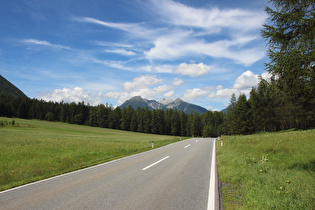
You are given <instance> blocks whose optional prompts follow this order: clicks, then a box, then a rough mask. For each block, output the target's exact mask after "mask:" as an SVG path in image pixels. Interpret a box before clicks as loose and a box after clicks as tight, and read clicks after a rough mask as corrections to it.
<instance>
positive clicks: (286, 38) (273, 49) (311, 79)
mask: <svg viewBox="0 0 315 210" xmlns="http://www.w3.org/2000/svg"><path fill="white" fill-rule="evenodd" d="M270 2H271V3H272V5H273V7H272V8H271V7H266V12H267V13H268V14H269V16H270V21H271V22H272V25H268V24H265V25H264V29H263V30H262V35H263V37H264V38H265V39H266V40H267V41H268V43H269V52H268V56H269V58H270V63H268V64H266V66H267V70H268V71H269V72H270V73H271V74H272V75H273V77H274V78H275V79H276V80H277V86H278V87H279V89H280V90H281V91H283V92H284V93H285V95H283V96H284V97H287V98H288V99H284V100H289V101H291V102H292V104H293V105H294V108H295V112H296V114H297V116H296V117H295V120H296V123H297V125H298V126H299V127H306V126H310V125H314V120H315V118H314V116H315V65H314V58H315V52H314V48H315V38H314V37H315V17H314V15H315V4H314V0H294V1H292V0H271V1H270Z"/></svg>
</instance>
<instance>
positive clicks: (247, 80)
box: [233, 70, 259, 90]
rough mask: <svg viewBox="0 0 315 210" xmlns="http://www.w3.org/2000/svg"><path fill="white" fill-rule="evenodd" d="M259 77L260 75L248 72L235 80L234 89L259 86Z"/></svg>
mask: <svg viewBox="0 0 315 210" xmlns="http://www.w3.org/2000/svg"><path fill="white" fill-rule="evenodd" d="M258 76H259V75H257V74H254V73H253V72H251V71H249V70H248V71H246V72H244V73H243V74H242V75H241V76H239V77H238V78H237V79H236V80H235V83H234V85H233V88H235V89H238V90H242V89H247V88H252V87H254V86H256V85H257V84H258V82H259V80H258Z"/></svg>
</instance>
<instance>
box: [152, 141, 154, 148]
mask: <svg viewBox="0 0 315 210" xmlns="http://www.w3.org/2000/svg"><path fill="white" fill-rule="evenodd" d="M153 148H154V143H153V141H152V149H153Z"/></svg>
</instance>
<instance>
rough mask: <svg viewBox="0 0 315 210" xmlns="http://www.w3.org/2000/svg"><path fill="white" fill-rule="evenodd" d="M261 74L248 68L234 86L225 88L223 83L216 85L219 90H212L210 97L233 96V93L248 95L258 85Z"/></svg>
mask: <svg viewBox="0 0 315 210" xmlns="http://www.w3.org/2000/svg"><path fill="white" fill-rule="evenodd" d="M258 77H259V75H257V74H254V73H253V72H252V71H250V70H248V71H246V72H244V73H242V74H241V76H239V77H238V78H236V80H235V82H234V85H233V88H223V86H222V85H218V86H217V87H216V90H217V91H214V92H213V91H212V92H210V93H209V95H208V97H209V98H231V95H232V94H233V93H235V95H236V96H237V95H239V94H241V93H242V94H245V95H248V94H249V93H250V90H251V88H252V87H255V86H257V84H258V82H259V79H258Z"/></svg>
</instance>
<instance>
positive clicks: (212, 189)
mask: <svg viewBox="0 0 315 210" xmlns="http://www.w3.org/2000/svg"><path fill="white" fill-rule="evenodd" d="M215 142H216V139H214V140H213V150H212V161H211V172H210V184H209V194H208V208H207V209H208V210H215V207H216V205H215V181H216V176H215V169H216V155H215V152H216V151H215Z"/></svg>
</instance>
